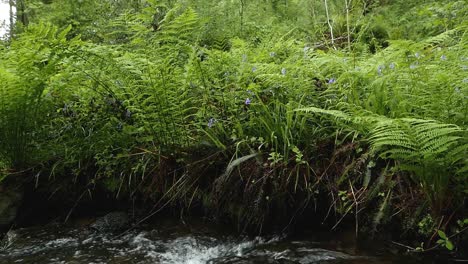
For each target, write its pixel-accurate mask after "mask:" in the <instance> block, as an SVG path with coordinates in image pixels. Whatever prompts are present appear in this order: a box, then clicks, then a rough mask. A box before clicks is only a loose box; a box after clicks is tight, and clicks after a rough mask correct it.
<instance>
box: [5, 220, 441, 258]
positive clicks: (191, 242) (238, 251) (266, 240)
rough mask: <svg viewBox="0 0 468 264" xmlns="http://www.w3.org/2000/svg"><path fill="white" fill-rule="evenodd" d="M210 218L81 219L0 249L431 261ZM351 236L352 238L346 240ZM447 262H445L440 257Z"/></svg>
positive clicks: (18, 253) (23, 232) (22, 232)
mask: <svg viewBox="0 0 468 264" xmlns="http://www.w3.org/2000/svg"><path fill="white" fill-rule="evenodd" d="M234 234H235V233H234V232H230V231H227V230H226V229H225V228H224V229H223V228H219V227H217V226H213V225H211V224H207V223H198V224H189V225H182V224H177V222H176V221H173V220H171V221H166V223H159V224H157V225H151V226H146V227H141V228H139V229H136V230H132V231H129V232H127V233H125V234H111V233H97V232H94V231H92V230H89V229H88V228H86V227H85V226H83V225H72V226H68V227H65V226H61V225H47V226H41V227H32V228H24V229H18V230H15V231H14V232H11V233H10V235H9V238H10V241H9V243H7V244H8V245H4V246H7V247H6V248H3V249H0V264H4V263H72V264H73V263H77V264H78V263H80V264H81V263H168V264H173V263H174V264H175V263H180V264H184V263H187V264H189V263H190V264H199V263H200V264H201V263H232V264H234V263H239V264H240V263H243V264H247V263H288V264H289V263H291V264H292V263H300V264H303V263H326V264H392V263H395V264H396V263H408V264H419V263H430V262H427V261H416V260H410V259H408V258H406V257H397V256H391V255H382V254H381V253H378V251H379V250H375V249H374V253H370V252H366V251H362V250H359V249H357V248H356V245H355V241H354V240H353V239H348V238H343V237H334V238H333V237H332V236H330V235H327V236H322V237H320V236H314V235H313V234H306V233H304V234H302V235H301V236H302V237H301V236H297V235H296V236H293V237H292V236H289V237H286V236H271V237H256V238H248V237H239V236H236V235H234ZM347 240H348V241H347ZM441 263H443V262H441Z"/></svg>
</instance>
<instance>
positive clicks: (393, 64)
mask: <svg viewBox="0 0 468 264" xmlns="http://www.w3.org/2000/svg"><path fill="white" fill-rule="evenodd" d="M395 66H396V65H395V63H394V62H392V63H390V65H389V66H388V67H389V68H390V69H392V70H394V69H395Z"/></svg>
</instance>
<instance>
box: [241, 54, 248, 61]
mask: <svg viewBox="0 0 468 264" xmlns="http://www.w3.org/2000/svg"><path fill="white" fill-rule="evenodd" d="M246 61H247V55H245V54H242V62H246Z"/></svg>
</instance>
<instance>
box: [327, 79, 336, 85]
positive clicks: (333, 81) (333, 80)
mask: <svg viewBox="0 0 468 264" xmlns="http://www.w3.org/2000/svg"><path fill="white" fill-rule="evenodd" d="M335 82H336V79H335V78H331V79H330V80H328V83H329V84H332V83H335Z"/></svg>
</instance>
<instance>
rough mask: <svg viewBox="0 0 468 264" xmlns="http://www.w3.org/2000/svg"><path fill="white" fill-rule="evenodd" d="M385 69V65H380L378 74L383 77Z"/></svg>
mask: <svg viewBox="0 0 468 264" xmlns="http://www.w3.org/2000/svg"><path fill="white" fill-rule="evenodd" d="M383 69H385V66H383V65H379V67H377V72H378V74H379V75H382V71H383Z"/></svg>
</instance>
